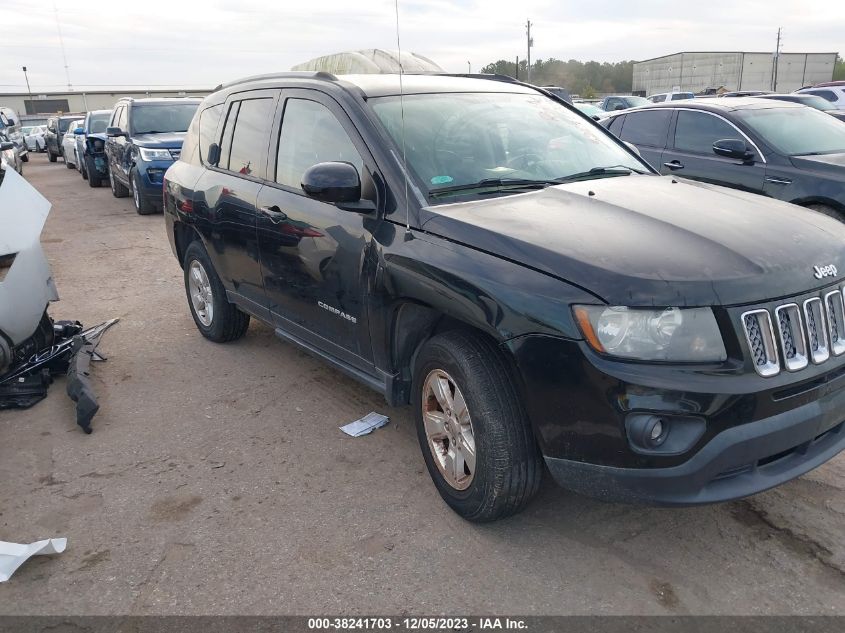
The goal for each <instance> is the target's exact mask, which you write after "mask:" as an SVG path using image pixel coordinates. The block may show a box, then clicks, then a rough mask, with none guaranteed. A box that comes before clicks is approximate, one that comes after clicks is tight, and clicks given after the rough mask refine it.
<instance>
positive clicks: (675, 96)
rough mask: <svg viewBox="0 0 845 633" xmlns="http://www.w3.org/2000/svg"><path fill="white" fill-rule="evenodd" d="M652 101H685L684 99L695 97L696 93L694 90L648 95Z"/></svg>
mask: <svg viewBox="0 0 845 633" xmlns="http://www.w3.org/2000/svg"><path fill="white" fill-rule="evenodd" d="M646 99H648V100H649V101H651V102H652V103H663V102H664V101H683V100H684V99H695V93H692V92H661V93H658V94H656V95H651V96H650V97H646Z"/></svg>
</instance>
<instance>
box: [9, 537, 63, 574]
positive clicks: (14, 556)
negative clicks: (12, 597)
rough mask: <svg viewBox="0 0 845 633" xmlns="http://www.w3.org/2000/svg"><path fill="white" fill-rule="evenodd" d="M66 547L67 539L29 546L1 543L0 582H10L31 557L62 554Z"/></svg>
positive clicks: (44, 541)
mask: <svg viewBox="0 0 845 633" xmlns="http://www.w3.org/2000/svg"><path fill="white" fill-rule="evenodd" d="M66 547H67V539H66V538H48V539H44V540H43V541H36V542H35V543H29V544H27V545H24V544H21V543H7V542H6V541H0V582H6V581H7V580H9V578H11V577H12V574H14V573H15V571H16V570H17V568H18V567H20V566H21V565H23V564H24V563H25V562H26V561H27V560H29V558H30V556H45V555H47V554H61V553H62V552H63V551H65V548H66Z"/></svg>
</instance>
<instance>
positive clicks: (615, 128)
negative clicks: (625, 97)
mask: <svg viewBox="0 0 845 633" xmlns="http://www.w3.org/2000/svg"><path fill="white" fill-rule="evenodd" d="M624 122H625V115H624V114H623V115H622V116H618V117H614V119H613V120H612V121H611V122H610V125H608V126H607V129H608V130H610V131H611V132H613V133H614V134H616V136H619V130H621V129H622V124H623V123H624Z"/></svg>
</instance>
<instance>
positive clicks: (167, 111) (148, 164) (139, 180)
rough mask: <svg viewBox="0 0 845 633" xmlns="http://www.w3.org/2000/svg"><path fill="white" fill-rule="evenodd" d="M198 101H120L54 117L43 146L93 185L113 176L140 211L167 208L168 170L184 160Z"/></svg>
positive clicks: (116, 191)
mask: <svg viewBox="0 0 845 633" xmlns="http://www.w3.org/2000/svg"><path fill="white" fill-rule="evenodd" d="M199 102H200V100H199V99H191V98H175V99H133V98H125V99H120V100H119V101H118V102H117V103H116V104H115V106H114V108H113V109H111V110H94V111H92V112H88V113H84V114H77V115H62V116H57V117H52V118H50V120H49V121H48V124H47V131H46V134H45V140H44V146H45V148H46V151H47V155H48V158H49V160H50V162H56V160H57V159H58V157H59V156H61V157H62V159H63V160H64V163H65V165H67V167H68V169H74V168H75V169H77V170H78V171H79V172H80V174H81V175H82V178H83V179H84V180H87V181H88V185H89V186H91V187H99V186H101V185H102V184H103V182H105V181H106V180H108V182H109V184H110V186H111V190H112V194H113V195H114V196H115V197H117V198H122V197H125V196H128V195H130V194H131V195H132V199H133V202H134V204H135V209H136V211H137V212H138V213H139V214H141V215H146V214H149V213H154V212H156V211H158V212H160V211H161V210H162V202H161V188H162V183H163V180H164V172H165V171H167V168H168V167H170V165H171V164H173V161H174V160H177V159H178V158H179V155H180V152H181V149H182V141H183V139H184V137H185V133H186V132H187V131H188V125H189V124H190V122H191V119H192V118H193V116H194V112H195V111H196V109H197V106H198V105H199Z"/></svg>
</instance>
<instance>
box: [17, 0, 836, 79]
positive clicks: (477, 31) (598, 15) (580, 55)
mask: <svg viewBox="0 0 845 633" xmlns="http://www.w3.org/2000/svg"><path fill="white" fill-rule="evenodd" d="M833 6H834V5H831V4H830V3H829V2H827V1H825V2H821V1H820V0H805V1H804V2H802V3H800V4H799V3H796V2H794V1H793V0H771V1H769V2H758V1H756V0H754V1H749V2H742V3H736V2H733V1H730V0H711V1H710V2H708V3H707V4H706V5H703V4H702V3H697V2H696V3H692V2H677V0H640V1H638V2H629V1H622V0H605V2H602V3H599V4H598V5H597V4H596V3H578V4H576V3H561V2H558V1H552V0H523V1H521V2H513V0H451V1H447V0H400V2H399V10H400V32H401V38H402V47H403V48H404V49H405V50H407V51H414V52H416V53H420V54H422V55H425V56H427V57H430V58H431V59H433V60H435V61H436V62H438V63H439V64H440V65H441V66H443V67H444V68H445V69H446V70H450V71H455V72H462V71H464V70H465V69H466V64H467V62H468V61H469V62H471V63H472V66H473V68H474V69H479V68H481V67H482V66H483V65H484V64H486V63H488V62H491V61H495V60H498V59H509V60H510V59H513V58H514V57H516V56H517V55H518V56H519V57H520V58H524V56H525V21H526V19H528V18H529V17H530V18H531V20H532V22H533V24H534V26H533V36H534V41H535V47H534V49H533V50H532V57H533V58H535V59H537V58H541V59H548V58H549V57H556V58H558V59H572V58H574V59H581V60H590V59H595V60H598V61H617V60H621V59H645V58H649V57H656V56H659V55H663V54H668V53H673V52H677V51H681V50H762V51H767V50H772V49H773V48H774V40H775V33H776V32H777V28H778V27H779V26H784V27H785V30H784V50H786V51H818V52H834V51H837V50H838V46H839V43H840V42H841V41H842V39H841V34H842V33H843V31H845V12H841V11H835V10H833V9H832V7H833ZM55 7H56V11H54V3H53V2H50V1H45V0H5V2H4V11H3V16H4V28H3V38H2V40H0V55H2V58H3V63H2V64H0V92H4V91H5V92H8V91H19V90H23V89H25V84H24V77H23V73H22V72H21V70H20V67H21V66H27V67H28V70H29V78H30V83H31V84H32V88H33V90H34V91H36V92H37V91H39V90H41V91H44V90H50V89H61V88H62V87H63V86H65V85H66V84H67V77H66V72H65V61H64V58H63V56H62V49H61V46H60V41H59V35H58V29H57V27H56V15H57V14H58V18H59V21H60V24H61V31H62V36H63V39H64V47H65V55H66V59H67V65H68V73H69V74H70V79H71V81H72V83H73V84H74V86H77V87H80V88H81V87H83V86H89V87H93V86H98V87H103V86H116V85H122V86H127V85H137V86H148V87H152V86H156V85H160V86H164V85H170V86H184V87H188V88H201V87H206V86H208V87H210V86H214V85H216V84H218V83H220V82H221V81H225V80H228V79H232V78H235V77H239V76H244V75H250V74H256V73H262V72H272V71H277V70H286V69H288V68H290V67H291V66H292V65H294V64H296V63H299V62H302V61H305V60H307V59H311V58H313V57H317V56H319V55H324V54H327V53H333V52H338V51H343V50H356V49H363V48H387V49H395V47H396V31H395V25H396V22H395V14H394V2H393V0H358V1H357V2H354V3H350V2H348V0H319V1H315V2H311V3H300V2H297V3H294V2H290V1H289V0H288V1H287V2H285V1H283V2H278V0H276V1H269V0H267V1H263V0H236V1H231V0H229V1H225V2H224V1H222V0H207V1H203V2H199V1H196V0H189V1H185V0H178V1H177V0H167V1H165V0H145V2H144V3H115V2H113V1H111V0H79V1H73V2H71V1H68V0H57V1H56V3H55ZM775 16H776V17H775Z"/></svg>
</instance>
